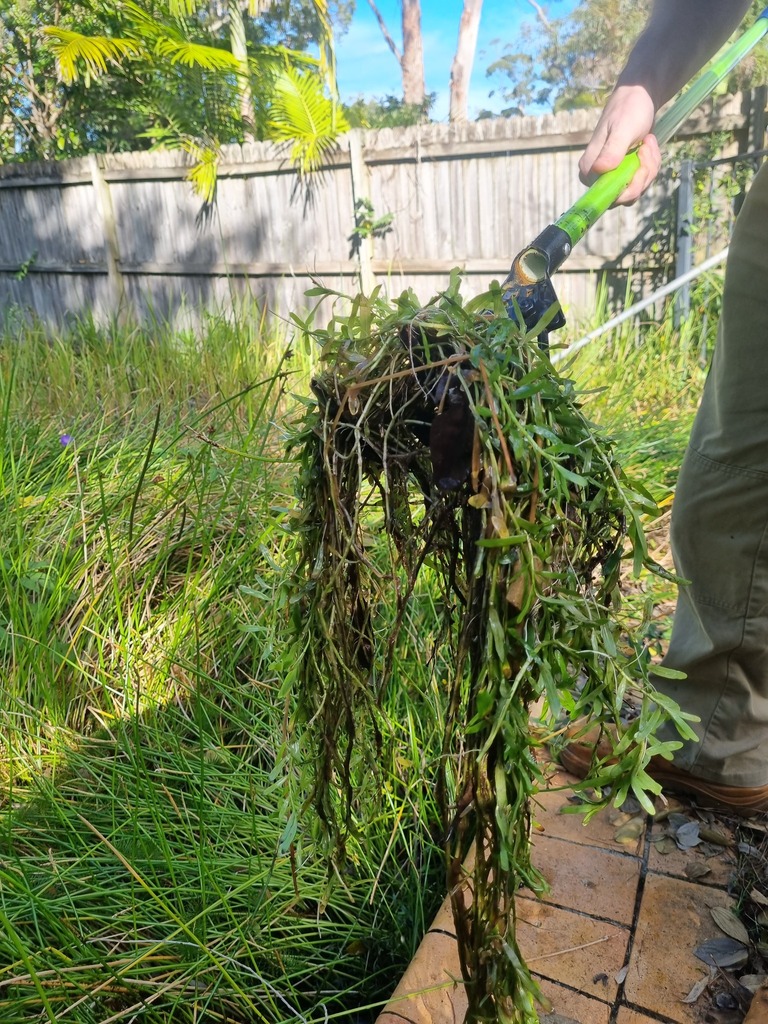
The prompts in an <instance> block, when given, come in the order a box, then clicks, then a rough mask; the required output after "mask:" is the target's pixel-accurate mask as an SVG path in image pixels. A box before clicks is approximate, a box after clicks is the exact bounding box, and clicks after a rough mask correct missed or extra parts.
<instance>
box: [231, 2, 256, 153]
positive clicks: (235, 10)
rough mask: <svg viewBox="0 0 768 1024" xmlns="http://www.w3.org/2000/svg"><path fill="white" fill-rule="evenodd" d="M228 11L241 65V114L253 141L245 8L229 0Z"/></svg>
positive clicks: (233, 47) (253, 111) (234, 53)
mask: <svg viewBox="0 0 768 1024" xmlns="http://www.w3.org/2000/svg"><path fill="white" fill-rule="evenodd" d="M227 13H228V15H229V45H230V48H231V50H232V56H233V57H234V58H235V59H236V60H237V62H238V64H239V65H240V72H239V74H238V76H237V88H238V92H239V95H240V116H241V117H242V119H243V125H244V128H245V132H244V134H245V138H246V139H247V140H248V141H249V142H252V141H253V139H254V138H255V134H254V129H255V125H256V108H255V106H254V102H253V91H252V89H251V73H250V68H249V67H248V42H247V40H246V36H245V22H244V20H243V9H242V7H241V6H240V2H239V0H227Z"/></svg>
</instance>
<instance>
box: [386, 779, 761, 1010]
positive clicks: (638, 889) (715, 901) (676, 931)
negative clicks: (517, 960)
mask: <svg viewBox="0 0 768 1024" xmlns="http://www.w3.org/2000/svg"><path fill="white" fill-rule="evenodd" d="M572 782H573V780H572V779H570V778H569V777H568V776H567V775H566V774H565V773H563V772H562V771H559V770H557V769H553V771H552V775H551V778H550V780H549V786H550V788H549V789H548V790H547V791H545V792H541V793H540V794H538V796H537V797H536V799H535V803H534V805H533V819H534V825H533V862H534V864H535V866H536V867H537V868H538V869H539V870H540V871H541V873H542V874H543V875H544V877H545V878H546V880H547V882H548V883H549V892H547V893H546V894H545V895H543V896H541V897H536V896H535V895H534V894H533V893H531V892H526V891H522V892H521V893H520V895H519V897H518V902H517V936H518V941H519V944H520V948H521V950H522V953H523V955H524V956H525V958H526V961H527V963H528V965H529V967H530V969H531V971H532V972H533V974H534V976H535V977H536V979H537V981H538V982H539V984H540V986H541V990H542V992H543V993H544V995H545V996H546V997H547V998H548V1000H549V1001H550V1003H551V1008H548V1011H547V1012H545V1011H544V1010H542V1012H541V1019H542V1021H543V1022H546V1024H571V1022H578V1024H651V1022H655V1024H660V1022H661V1024H740V1022H741V1021H743V1020H744V1016H745V1014H746V1012H747V1010H748V1008H749V1005H750V1000H751V993H750V992H749V991H748V990H747V989H746V988H745V987H743V986H742V985H741V984H739V983H738V981H737V978H738V977H739V976H740V975H741V974H743V973H744V972H745V971H748V970H750V969H752V968H751V967H750V964H751V963H752V962H753V961H752V958H753V957H754V956H756V957H757V959H758V962H759V961H760V957H761V955H762V954H761V952H757V953H756V952H755V950H754V946H753V944H752V942H751V939H750V940H748V945H749V947H750V948H751V949H752V954H750V963H749V964H748V963H746V962H745V963H743V964H740V965H739V966H738V967H737V968H736V969H733V968H732V969H727V968H723V967H718V966H711V967H710V966H708V965H707V964H706V963H705V962H704V961H703V960H702V959H701V958H700V957H697V956H696V955H695V953H694V951H695V950H698V951H699V952H700V953H701V952H702V951H701V949H700V947H701V946H702V944H703V943H705V942H709V941H710V940H719V943H717V944H716V947H717V948H718V952H717V953H716V955H717V956H721V955H723V954H722V953H721V952H720V951H719V949H720V947H722V946H723V945H724V946H726V947H727V946H728V943H729V942H730V943H733V944H734V946H733V948H734V949H735V950H737V953H736V958H737V959H738V956H739V954H738V945H739V942H738V939H739V929H740V928H741V930H742V932H743V925H741V923H740V921H739V919H738V916H737V914H736V911H737V910H741V907H740V906H739V907H737V900H738V899H739V897H740V895H742V894H743V886H744V884H745V883H744V879H743V877H742V878H739V877H738V873H739V872H740V871H741V870H742V869H740V868H739V861H740V853H742V852H743V851H744V848H745V843H744V842H743V841H740V838H739V834H738V832H737V822H736V821H734V820H733V819H730V818H727V817H724V816H719V815H714V814H713V813H711V812H707V811H704V810H699V809H696V808H695V807H692V806H691V805H689V804H688V803H685V802H684V801H682V800H678V799H676V798H673V797H671V796H670V797H669V798H668V799H667V801H666V802H659V804H658V813H657V814H656V815H655V816H654V817H650V816H649V815H647V814H645V813H644V812H643V811H642V810H641V809H640V808H639V805H638V806H636V807H634V806H632V805H625V807H624V808H623V809H622V810H621V811H618V810H616V809H615V808H607V809H604V810H601V811H600V812H599V813H598V814H596V815H595V816H594V817H593V818H592V819H591V820H590V821H589V822H587V823H586V824H585V823H584V821H583V817H582V816H581V815H579V814H571V813H563V812H564V811H566V810H567V809H568V808H573V806H574V804H575V802H576V800H577V799H578V798H577V797H576V796H575V794H574V793H573V791H572V790H571V789H570V784H571V783H572ZM757 827H758V828H759V827H760V826H757ZM746 845H747V846H748V844H746ZM747 852H749V850H748V851H747ZM741 859H743V858H741ZM742 875H743V871H742ZM731 912H732V913H731ZM716 918H717V919H718V920H719V922H720V924H721V925H724V926H725V929H726V932H734V933H735V936H736V938H734V936H733V935H731V936H730V937H729V935H727V934H726V933H725V932H724V931H723V929H722V927H721V926H720V925H719V924H718V923H717V921H716ZM731 921H735V922H736V923H735V925H734V926H733V928H731V927H730V922H731ZM743 938H746V936H745V935H744V936H743ZM743 959H744V961H746V959H747V955H746V952H745V953H744V954H743ZM757 1002H758V1001H757V1000H756V1003H757ZM466 1005H467V1004H466V997H465V994H464V991H463V986H462V983H461V970H460V966H459V959H458V952H457V948H456V943H455V933H454V931H453V922H452V917H451V910H450V906H449V904H448V901H446V903H445V904H444V905H443V907H442V908H441V910H440V912H439V913H438V915H437V917H436V919H435V921H434V922H433V924H432V927H431V928H430V930H429V932H428V933H427V935H426V936H425V938H424V940H423V942H422V944H421V946H420V948H419V950H418V952H417V954H416V956H415V957H414V960H413V961H412V963H411V965H410V967H409V969H408V970H407V971H406V974H405V975H404V976H403V978H402V979H401V981H400V984H399V985H398V986H397V989H396V990H395V992H394V993H393V996H392V999H391V1000H390V1002H389V1004H388V1005H387V1007H386V1008H385V1010H384V1011H383V1012H382V1013H381V1015H380V1016H379V1018H378V1021H377V1024H404V1022H406V1024H426V1022H431V1024H442V1022H445V1024H454V1022H455V1024H460V1022H461V1021H463V1020H464V1014H465V1012H466ZM749 1024H768V1015H766V1016H764V1017H763V1016H761V1017H760V1018H759V1021H753V1018H752V1015H750V1022H749Z"/></svg>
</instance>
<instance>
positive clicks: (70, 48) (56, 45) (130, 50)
mask: <svg viewBox="0 0 768 1024" xmlns="http://www.w3.org/2000/svg"><path fill="white" fill-rule="evenodd" d="M43 32H44V33H45V35H47V36H48V38H49V39H50V47H51V49H52V50H53V53H54V55H55V57H56V61H57V63H58V68H59V76H60V78H61V80H62V82H64V83H65V84H67V85H70V84H71V83H72V82H75V81H77V79H78V78H79V76H80V70H79V64H80V63H81V62H82V63H83V64H84V65H85V69H86V71H87V73H88V74H90V75H93V76H98V75H104V74H106V72H107V65H108V63H113V64H120V63H121V62H122V61H123V60H126V59H128V58H131V57H136V56H138V55H139V54H140V53H141V52H142V46H141V43H140V42H139V41H137V40H135V39H121V38H118V37H114V36H86V35H83V34H82V33H80V32H73V31H71V30H70V29H66V28H60V27H58V26H47V27H46V28H44V29H43Z"/></svg>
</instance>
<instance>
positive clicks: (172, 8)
mask: <svg viewBox="0 0 768 1024" xmlns="http://www.w3.org/2000/svg"><path fill="white" fill-rule="evenodd" d="M201 6H202V5H201V3H200V2H199V0H168V12H169V14H170V15H171V17H172V18H188V17H189V16H190V15H191V14H194V13H195V11H196V10H197V9H198V8H199V7H201Z"/></svg>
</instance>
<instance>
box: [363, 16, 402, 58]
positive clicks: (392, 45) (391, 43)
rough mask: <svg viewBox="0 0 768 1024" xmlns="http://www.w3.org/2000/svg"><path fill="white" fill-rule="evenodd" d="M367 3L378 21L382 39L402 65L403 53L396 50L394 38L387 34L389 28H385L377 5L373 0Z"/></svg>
mask: <svg viewBox="0 0 768 1024" xmlns="http://www.w3.org/2000/svg"><path fill="white" fill-rule="evenodd" d="M368 3H369V5H370V8H371V10H372V11H373V13H374V15H375V17H376V21H378V23H379V28H380V29H381V34H382V35H383V36H384V39H385V41H386V43H387V46H388V47H389V48H390V50H391V51H392V53H394V55H395V60H396V61H397V63H398V64H399V65H400V67H402V66H403V55H402V54H401V53H400V51H399V50H398V48H397V44H396V43H395V40H394V39H393V38H392V36H391V35H390V34H389V29H388V28H387V25H386V22H385V21H384V19H383V18H382V16H381V12H380V11H379V9H378V7H377V6H376V3H375V0H368Z"/></svg>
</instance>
